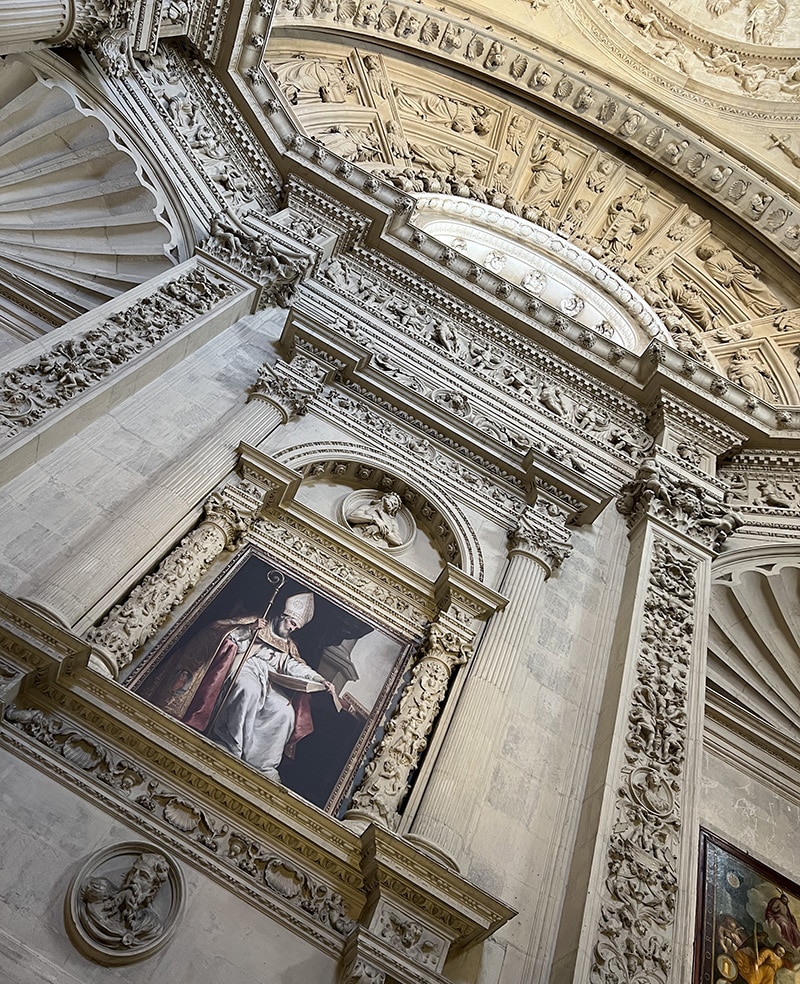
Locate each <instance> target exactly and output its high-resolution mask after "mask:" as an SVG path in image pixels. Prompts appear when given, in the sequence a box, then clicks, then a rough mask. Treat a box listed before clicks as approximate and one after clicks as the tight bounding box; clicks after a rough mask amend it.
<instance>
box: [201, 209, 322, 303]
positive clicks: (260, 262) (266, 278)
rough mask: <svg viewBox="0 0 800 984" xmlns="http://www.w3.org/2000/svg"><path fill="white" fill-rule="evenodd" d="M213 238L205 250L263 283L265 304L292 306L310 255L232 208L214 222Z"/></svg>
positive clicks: (206, 244)
mask: <svg viewBox="0 0 800 984" xmlns="http://www.w3.org/2000/svg"><path fill="white" fill-rule="evenodd" d="M210 232H211V234H210V236H209V237H208V239H207V240H206V241H205V243H204V244H203V248H204V249H205V251H206V252H207V253H209V254H210V255H211V256H215V257H217V258H219V259H221V260H224V261H225V262H226V263H229V264H230V265H231V266H233V267H234V268H235V269H237V270H238V271H240V272H241V273H244V274H245V275H247V276H249V277H252V278H253V279H254V280H257V281H258V282H259V283H260V284H261V288H262V297H261V303H262V304H263V303H265V302H267V303H273V304H277V305H279V306H280V307H288V306H289V305H290V303H291V301H292V297H293V296H294V291H295V288H296V287H297V284H298V282H299V281H300V278H301V277H302V276H303V274H304V273H305V271H306V270H307V269H308V266H309V254H308V253H306V252H303V251H300V250H294V249H290V248H289V247H288V246H285V245H282V244H280V243H278V242H277V241H275V240H268V239H267V238H266V236H265V235H264V234H259V233H258V232H257V231H256V230H255V229H252V228H250V227H249V226H247V225H245V223H244V221H243V218H242V217H241V216H240V215H238V214H237V213H236V212H235V211H234V210H233V209H232V208H227V209H225V211H223V212H219V213H217V214H216V215H215V216H214V217H213V218H212V219H211V229H210Z"/></svg>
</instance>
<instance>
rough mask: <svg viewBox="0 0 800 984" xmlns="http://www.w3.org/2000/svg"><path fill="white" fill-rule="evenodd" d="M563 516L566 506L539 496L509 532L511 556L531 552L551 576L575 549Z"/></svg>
mask: <svg viewBox="0 0 800 984" xmlns="http://www.w3.org/2000/svg"><path fill="white" fill-rule="evenodd" d="M564 519H565V515H564V510H563V509H561V508H559V506H557V505H556V504H555V503H553V502H547V501H545V500H543V499H538V500H537V501H536V502H535V503H534V505H532V506H528V507H527V508H526V509H525V511H524V512H523V513H522V514H521V516H520V517H519V520H518V521H517V525H516V526H515V527H514V528H513V529H512V530H511V531H510V532H509V534H508V541H509V556H514V554H527V555H529V556H530V557H532V558H533V559H534V560H536V561H538V562H539V563H540V564H541V565H542V567H544V569H545V574H546V576H547V577H549V576H550V575H551V574H552V573H553V571H555V570H557V569H558V568H559V567H560V566H561V564H562V563H563V562H564V561H565V560H566V558H567V557H569V555H570V553H571V552H572V546H571V545H570V543H569V537H570V533H569V530H568V529H566V528H565V526H564Z"/></svg>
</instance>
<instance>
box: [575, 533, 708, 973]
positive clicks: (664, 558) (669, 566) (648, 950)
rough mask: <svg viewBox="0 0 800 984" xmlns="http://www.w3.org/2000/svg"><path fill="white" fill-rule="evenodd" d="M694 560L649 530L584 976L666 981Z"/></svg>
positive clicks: (675, 870)
mask: <svg viewBox="0 0 800 984" xmlns="http://www.w3.org/2000/svg"><path fill="white" fill-rule="evenodd" d="M699 565H700V560H699V558H696V557H692V556H690V555H689V554H688V553H687V552H685V551H683V550H681V549H680V548H679V547H677V546H675V545H673V544H670V543H668V542H667V541H666V540H664V539H660V538H655V540H654V543H653V552H652V563H651V566H650V571H649V575H648V589H647V593H646V597H645V602H644V616H643V622H642V632H641V637H640V645H639V652H638V657H637V661H636V676H635V684H634V689H633V696H632V700H631V702H630V706H629V709H628V714H627V722H626V733H625V752H624V764H623V767H622V770H621V774H620V776H619V779H620V781H619V788H618V795H617V799H616V803H615V807H614V819H613V823H612V832H611V837H610V839H609V842H608V849H607V858H606V875H605V881H604V889H605V891H604V893H603V899H602V903H601V909H600V924H599V928H598V936H599V939H598V942H597V943H596V945H595V949H594V961H593V966H592V973H591V980H592V982H593V984H611V982H614V984H621V982H630V984H634V982H640V981H642V982H643V981H648V982H650V984H666V982H667V981H668V979H669V974H670V966H671V955H672V950H673V946H674V939H673V936H674V922H675V913H676V899H677V892H678V857H679V851H680V840H681V788H682V784H683V781H684V765H685V758H686V742H687V729H688V696H687V695H688V689H689V688H688V679H687V678H688V668H689V662H690V657H691V652H692V629H693V622H694V603H695V594H696V592H695V582H696V575H697V570H698V567H699Z"/></svg>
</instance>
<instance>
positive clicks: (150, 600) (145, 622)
mask: <svg viewBox="0 0 800 984" xmlns="http://www.w3.org/2000/svg"><path fill="white" fill-rule="evenodd" d="M232 491H233V490H232V489H229V488H228V489H223V490H222V491H221V492H214V493H213V494H212V495H211V496H209V498H208V499H207V501H206V503H205V506H204V509H205V517H204V519H203V520H202V521H201V522H200V523H199V524H198V525H197V526H196V527H195V528H194V529H193V530H191V531H190V532H189V533H187V535H186V536H185V537H184V538H183V539H182V540H181V542H180V543H179V544H178V546H177V547H175V549H174V550H173V551H172V552H171V553H169V554H167V556H166V557H165V558H164V560H162V562H161V563H160V564H159V566H158V568H157V569H156V570H155V571H154V572H153V573H152V574H148V575H147V577H145V578H144V579H143V580H142V581H141V582H140V583H139V584H138V585H137V586H136V587H135V588H134V589H133V591H131V593H130V594H129V595H128V597H127V598H126V599H125V601H124V602H122V603H121V604H119V605H117V606H116V607H115V608H112V609H111V611H110V612H109V613H108V615H107V616H106V618H105V619H104V621H103V622H102V623H101V624H100V625H98V626H96V627H94V628H92V629H90V630H89V631H88V632H87V634H86V638H87V640H88V641H89V642H92V643H94V644H95V645H98V646H100V647H102V648H103V649H105V650H106V652H107V653H109V654H110V655H111V656H112V657H113V659H114V661H115V663H116V667H117V672H119V670H121V669H122V668H123V667H125V666H127V665H128V664H129V663H130V662H131V660H132V659H133V656H134V653H135V652H136V650H137V649H138V648H139V646H141V645H143V644H144V643H145V642H147V640H148V639H150V638H152V636H153V635H155V633H156V631H157V630H158V628H159V626H160V625H161V624H162V623H163V621H164V619H165V618H166V617H167V615H168V614H169V613H170V612H171V611H172V610H173V608H175V607H176V606H177V605H179V604H181V602H182V601H183V600H184V599H185V597H186V595H187V594H188V592H189V591H190V590H191V589H192V588H193V587H194V586H195V585H196V584H197V582H198V580H199V579H200V577H201V576H202V575H203V574H204V573H205V572H206V570H207V569H208V567H209V565H210V564H211V563H212V561H214V560H215V559H216V558H217V557H218V556H219V555H220V554H221V553H222V551H223V550H226V549H232V548H233V547H234V546H235V545H236V543H237V541H238V539H239V537H240V535H241V534H242V533H243V532H244V531H245V530H246V529H248V528H249V526H250V525H251V523H252V522H253V519H254V514H253V512H252V511H250V510H249V509H246V508H242V506H241V505H240V504H238V503H236V502H235V501H234V500H233V498H232V496H231V492H232Z"/></svg>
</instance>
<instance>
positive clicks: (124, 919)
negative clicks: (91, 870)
mask: <svg viewBox="0 0 800 984" xmlns="http://www.w3.org/2000/svg"><path fill="white" fill-rule="evenodd" d="M168 873H169V867H168V865H167V861H166V858H164V856H163V855H161V854H156V853H152V854H140V855H139V857H138V858H136V860H135V861H134V863H133V866H132V867H131V869H130V870H129V871H128V873H127V874H126V875H125V877H124V879H123V880H122V883H121V884H120V885H115V884H114V883H113V882H112V881H110V880H109V879H108V878H98V877H95V878H87V880H86V881H85V882H84V883H83V885H81V888H80V906H79V909H78V911H79V914H80V921H81V924H82V925H83V928H84V929H85V930H86V932H87V933H88V934H89V935H90V936H91V937H92V939H94V940H95V941H96V942H98V943H101V944H103V945H104V946H111V947H114V948H119V949H130V948H131V947H135V946H138V945H141V944H142V943H148V942H150V941H151V940H153V939H154V938H155V937H156V936H158V935H159V933H161V932H162V930H163V928H164V927H163V925H162V922H161V919H160V918H159V916H158V915H157V914H156V913H155V912H154V911H153V909H152V908H151V907H150V906H151V903H152V902H153V900H154V899H155V897H156V895H157V894H158V890H159V889H160V888H161V886H162V885H163V884H164V882H165V880H166V878H167V875H168Z"/></svg>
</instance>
